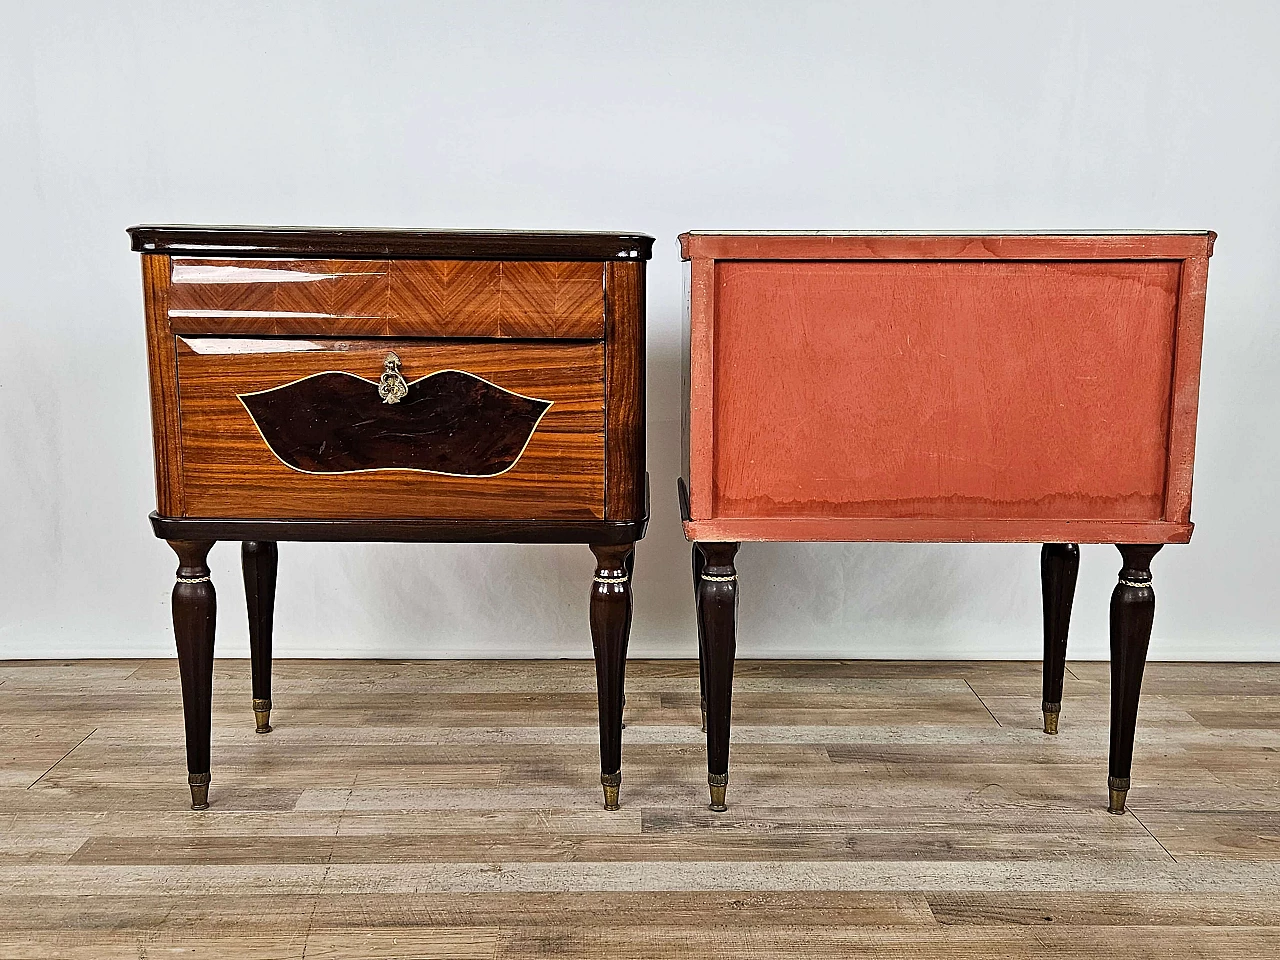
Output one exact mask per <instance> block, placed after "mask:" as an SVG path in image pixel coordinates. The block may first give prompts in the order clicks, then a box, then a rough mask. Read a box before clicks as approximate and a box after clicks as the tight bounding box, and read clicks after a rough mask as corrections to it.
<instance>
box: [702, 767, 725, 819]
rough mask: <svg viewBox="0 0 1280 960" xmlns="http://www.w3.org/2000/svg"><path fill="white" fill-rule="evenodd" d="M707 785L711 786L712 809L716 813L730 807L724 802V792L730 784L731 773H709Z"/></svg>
mask: <svg viewBox="0 0 1280 960" xmlns="http://www.w3.org/2000/svg"><path fill="white" fill-rule="evenodd" d="M707 786H708V787H710V788H711V803H710V804H709V807H710V809H711V810H713V811H714V812H716V813H724V812H725V811H726V810H728V809H729V808H728V807H727V806H725V802H724V792H725V790H726V789H728V786H729V775H728V774H727V773H709V774H707Z"/></svg>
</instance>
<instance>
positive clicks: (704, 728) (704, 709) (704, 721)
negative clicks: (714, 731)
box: [702, 697, 707, 733]
mask: <svg viewBox="0 0 1280 960" xmlns="http://www.w3.org/2000/svg"><path fill="white" fill-rule="evenodd" d="M702 732H703V733H706V732H707V698H706V697H703V698H702Z"/></svg>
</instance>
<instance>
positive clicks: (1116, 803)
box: [1107, 777, 1129, 817]
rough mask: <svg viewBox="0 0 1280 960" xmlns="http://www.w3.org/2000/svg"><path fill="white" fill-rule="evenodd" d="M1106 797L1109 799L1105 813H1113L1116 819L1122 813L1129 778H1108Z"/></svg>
mask: <svg viewBox="0 0 1280 960" xmlns="http://www.w3.org/2000/svg"><path fill="white" fill-rule="evenodd" d="M1107 795H1108V798H1109V799H1110V803H1109V804H1108V806H1107V813H1114V814H1115V815H1116V816H1117V817H1118V816H1120V815H1121V814H1122V813H1124V802H1125V800H1126V798H1127V797H1128V796H1129V778H1128V777H1108V778H1107Z"/></svg>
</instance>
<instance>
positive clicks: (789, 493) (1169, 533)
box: [680, 232, 1214, 813]
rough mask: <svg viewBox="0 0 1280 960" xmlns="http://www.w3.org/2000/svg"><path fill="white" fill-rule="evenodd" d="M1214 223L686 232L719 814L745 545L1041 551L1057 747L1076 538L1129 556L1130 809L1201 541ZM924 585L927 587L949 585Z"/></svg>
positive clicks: (692, 430)
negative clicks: (1195, 524) (1182, 567)
mask: <svg viewBox="0 0 1280 960" xmlns="http://www.w3.org/2000/svg"><path fill="white" fill-rule="evenodd" d="M1213 241H1214V234H1212V233H1209V232H1199V233H1128V234H1125V233H1082V234H955V235H941V234H899V233H686V234H684V235H682V236H681V237H680V245H681V253H682V256H683V257H684V259H685V260H687V261H688V262H689V263H688V273H687V282H688V288H687V294H686V308H687V310H686V316H687V332H688V361H689V367H688V375H687V376H686V399H687V404H686V411H687V419H686V421H685V430H684V439H685V464H684V477H685V479H686V480H687V487H686V486H685V483H684V481H682V482H681V484H680V495H681V509H682V513H683V516H684V529H685V536H686V537H687V538H688V539H689V540H691V541H694V549H693V577H694V590H695V597H696V601H697V606H698V628H699V656H700V661H701V664H702V678H703V703H704V707H703V709H704V717H705V725H706V729H707V754H708V783H709V786H710V791H711V808H712V809H713V810H723V809H724V808H725V789H726V786H727V784H728V778H729V777H728V774H729V769H728V763H729V715H730V703H731V695H732V689H731V688H732V681H733V657H734V649H735V643H736V641H735V631H736V605H737V595H738V580H737V570H736V569H735V566H734V556H735V554H736V552H737V550H738V546H739V543H740V542H741V541H744V540H802V541H808V540H845V541H876V540H878V541H896V542H942V541H951V542H983V541H1003V542H1012V541H1031V542H1038V543H1043V544H1044V547H1043V548H1042V552H1041V581H1042V593H1043V606H1044V654H1045V657H1044V688H1043V714H1044V730H1045V732H1046V733H1056V732H1057V729H1058V716H1059V711H1060V710H1061V700H1062V685H1063V672H1064V669H1065V661H1066V645H1067V627H1068V623H1069V620H1070V616H1071V604H1072V599H1073V596H1074V592H1075V583H1076V571H1077V568H1078V564H1079V548H1078V546H1077V544H1078V543H1082V542H1084V543H1114V544H1116V545H1117V546H1118V547H1119V549H1120V554H1121V557H1122V566H1121V569H1120V576H1119V583H1118V584H1117V586H1116V588H1115V592H1114V593H1113V594H1112V597H1111V751H1110V763H1109V774H1110V776H1109V778H1108V788H1109V793H1110V804H1109V810H1110V811H1111V812H1112V813H1123V812H1124V807H1125V798H1126V795H1127V793H1128V790H1129V782H1130V779H1129V774H1130V767H1131V765H1132V759H1133V738H1134V726H1135V723H1136V717H1137V711H1138V696H1139V692H1140V689H1141V684H1142V672H1143V667H1144V664H1145V662H1146V654H1147V645H1148V643H1149V641H1150V638H1151V624H1152V618H1153V616H1154V611H1155V594H1154V593H1153V592H1152V588H1151V566H1150V565H1151V559H1152V557H1153V556H1155V554H1156V552H1157V551H1158V550H1160V548H1161V547H1162V546H1163V545H1164V544H1166V543H1186V542H1187V541H1188V540H1190V538H1191V529H1192V526H1191V471H1192V462H1193V460H1194V456H1195V431H1196V408H1197V403H1198V395H1199V380H1200V343H1201V334H1202V329H1203V325H1204V304H1205V284H1206V280H1207V276H1208V267H1209V256H1210V254H1211V253H1212V250H1213ZM928 586H929V585H928V584H920V585H919V589H921V590H927V589H928Z"/></svg>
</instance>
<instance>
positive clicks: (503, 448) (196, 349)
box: [176, 336, 605, 519]
mask: <svg viewBox="0 0 1280 960" xmlns="http://www.w3.org/2000/svg"><path fill="white" fill-rule="evenodd" d="M176 347H177V372H178V395H179V397H180V400H179V431H180V449H181V460H182V463H181V478H182V479H181V485H182V500H181V502H182V503H183V505H184V515H186V516H191V517H211V518H228V517H230V518H255V519H258V518H279V519H287V518H307V519H314V518H329V519H380V518H388V519H400V518H459V519H486V518H489V519H567V518H580V519H589V518H600V517H603V516H604V456H605V450H604V350H603V346H602V345H601V344H599V343H583V344H545V345H543V344H537V343H481V344H474V343H470V344H448V343H444V344H441V343H424V342H420V341H417V342H415V341H412V340H380V341H341V340H319V339H316V340H253V339H246V338H208V337H185V336H180V337H178V338H177V339H176ZM392 354H394V356H395V358H397V359H398V362H399V373H400V375H401V377H402V379H403V386H404V387H405V388H406V389H405V391H404V394H403V396H401V397H400V398H399V399H398V401H397V402H393V403H387V402H386V397H387V396H390V395H393V394H394V393H395V392H396V391H395V387H396V381H395V377H394V376H392V375H391V371H392V370H394V369H395V367H396V364H395V363H391V364H388V358H389V356H391V355H392ZM384 373H387V374H388V376H387V377H386V378H384V377H383V374H384ZM383 382H385V383H386V384H387V389H385V390H384V391H383V395H380V393H379V387H380V385H381V384H382V383H383Z"/></svg>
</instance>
